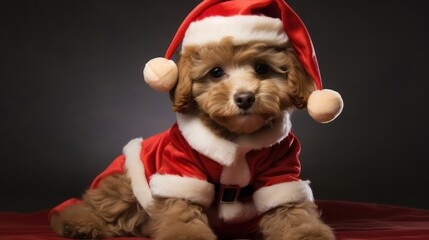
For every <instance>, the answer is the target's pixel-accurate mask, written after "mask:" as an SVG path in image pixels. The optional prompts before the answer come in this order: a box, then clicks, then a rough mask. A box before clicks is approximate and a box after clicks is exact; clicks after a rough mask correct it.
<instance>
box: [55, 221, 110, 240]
mask: <svg viewBox="0 0 429 240" xmlns="http://www.w3.org/2000/svg"><path fill="white" fill-rule="evenodd" d="M62 231H63V234H62V236H63V237H68V238H77V239H100V238H104V236H103V233H102V232H101V231H100V230H99V229H97V228H96V227H94V226H90V225H89V226H78V225H75V224H68V223H66V224H64V226H63V229H62Z"/></svg>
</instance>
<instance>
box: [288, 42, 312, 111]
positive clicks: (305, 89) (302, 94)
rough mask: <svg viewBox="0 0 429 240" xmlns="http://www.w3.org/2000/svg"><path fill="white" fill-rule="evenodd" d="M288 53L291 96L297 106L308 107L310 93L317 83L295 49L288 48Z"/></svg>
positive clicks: (299, 107)
mask: <svg viewBox="0 0 429 240" xmlns="http://www.w3.org/2000/svg"><path fill="white" fill-rule="evenodd" d="M286 54H287V56H288V58H287V59H288V60H289V61H288V63H287V68H288V71H287V79H288V90H289V91H288V94H289V97H290V98H291V99H292V103H293V104H294V105H295V107H296V108H298V109H303V108H306V107H307V101H308V98H309V96H310V94H311V93H312V92H313V91H314V90H316V84H315V83H314V81H313V80H312V79H311V77H310V75H309V74H308V73H307V71H306V70H305V69H304V67H303V66H302V64H301V62H300V61H299V60H298V58H297V56H296V54H295V50H294V49H292V48H288V49H286Z"/></svg>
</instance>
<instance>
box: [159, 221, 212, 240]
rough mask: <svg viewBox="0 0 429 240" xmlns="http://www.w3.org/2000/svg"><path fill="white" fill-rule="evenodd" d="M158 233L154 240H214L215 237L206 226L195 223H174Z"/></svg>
mask: <svg viewBox="0 0 429 240" xmlns="http://www.w3.org/2000/svg"><path fill="white" fill-rule="evenodd" d="M169 226H170V227H169V228H166V229H165V230H164V231H162V232H160V233H159V235H158V236H156V237H155V238H154V239H156V240H216V239H217V238H216V235H215V234H214V233H213V231H212V230H211V229H210V228H209V227H208V226H207V225H206V224H201V223H199V222H198V221H197V223H195V222H188V223H183V222H176V223H172V224H170V225H169Z"/></svg>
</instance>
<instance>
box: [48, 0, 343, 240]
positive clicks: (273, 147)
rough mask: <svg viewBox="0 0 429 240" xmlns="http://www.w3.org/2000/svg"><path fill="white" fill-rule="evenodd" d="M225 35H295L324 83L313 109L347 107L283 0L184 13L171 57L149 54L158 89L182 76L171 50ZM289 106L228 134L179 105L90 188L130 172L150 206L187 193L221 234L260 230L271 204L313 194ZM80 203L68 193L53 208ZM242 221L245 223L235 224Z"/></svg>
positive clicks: (238, 38) (325, 114)
mask: <svg viewBox="0 0 429 240" xmlns="http://www.w3.org/2000/svg"><path fill="white" fill-rule="evenodd" d="M223 37H232V41H233V44H234V45H236V46H239V45H242V44H247V43H251V42H264V43H266V44H267V45H269V46H274V47H285V45H286V44H287V43H288V42H290V43H291V44H292V46H293V47H294V48H295V51H296V53H297V56H298V58H299V60H300V61H301V63H302V65H303V66H304V68H305V69H306V71H307V72H308V74H309V75H310V77H311V78H312V79H313V80H314V82H315V85H316V87H317V89H318V91H315V92H317V93H315V94H312V96H310V100H311V102H309V106H308V107H309V108H308V111H309V113H310V115H311V116H312V117H313V118H314V119H315V120H317V121H319V122H329V121H331V120H333V119H334V118H335V117H336V116H338V114H339V113H340V112H341V109H342V101H341V98H340V97H339V95H338V94H337V93H336V92H333V91H327V90H322V84H321V78H320V73H319V69H318V65H317V60H316V56H315V53H314V48H313V45H312V43H311V40H310V37H309V35H308V33H307V30H306V28H305V26H304V24H303V23H302V21H301V20H300V19H299V17H298V16H297V15H296V13H295V12H294V11H293V10H292V9H291V8H290V7H289V6H288V5H287V4H286V3H285V2H283V0H231V1H221V0H207V1H203V2H202V3H201V4H199V5H198V6H197V7H196V8H195V9H194V10H193V11H192V12H191V13H190V14H189V15H188V17H187V18H186V19H185V20H184V21H183V23H182V25H181V26H180V27H179V29H178V31H177V33H176V35H175V37H174V39H173V40H172V43H171V45H170V47H169V48H168V50H167V52H166V55H165V57H164V58H157V59H154V60H151V61H149V62H148V64H147V65H146V67H145V70H144V75H145V80H146V81H147V82H148V83H149V85H150V86H152V87H153V88H155V89H157V90H160V91H168V90H170V89H171V88H172V87H174V85H175V84H176V80H177V67H176V65H175V63H174V62H172V61H171V58H172V56H173V54H174V53H175V52H177V51H180V49H179V46H180V45H182V49H183V47H184V46H188V45H200V46H203V45H205V44H208V43H214V42H218V41H220V40H221V39H222V38H223ZM178 49H179V50H178ZM320 95H321V96H320ZM310 100H309V101H310ZM310 105H311V106H312V107H311V108H310ZM313 106H314V107H313ZM290 114H291V112H289V111H284V112H283V118H282V119H280V120H278V121H276V122H275V123H274V124H273V126H271V127H270V128H266V129H265V130H263V131H258V132H257V133H254V134H245V135H241V136H240V137H239V138H238V139H236V140H234V141H229V140H226V139H223V138H221V137H219V136H217V135H215V134H214V133H213V132H212V131H211V130H210V129H209V128H208V127H207V126H206V125H205V124H204V123H203V122H202V121H201V120H200V119H199V118H198V117H197V116H194V115H192V114H180V113H178V114H177V115H176V116H177V122H176V123H175V124H174V125H173V126H172V127H171V128H170V129H168V130H167V131H165V132H163V133H160V134H158V135H156V136H152V137H149V138H147V139H142V138H138V139H133V140H131V141H130V142H129V143H128V144H127V145H126V146H125V147H124V149H123V154H122V155H121V156H119V157H118V158H116V159H115V160H114V161H113V162H112V164H111V165H110V166H109V167H108V168H107V169H106V170H105V171H104V172H102V173H101V174H100V175H99V176H98V177H97V178H96V179H95V180H94V182H93V183H92V185H91V189H93V188H97V187H98V186H99V184H100V182H101V181H102V180H103V179H104V178H105V177H107V176H110V175H112V174H126V175H127V176H128V177H129V178H130V179H131V185H132V190H133V192H134V195H135V197H136V199H137V200H138V203H139V204H140V205H141V207H142V208H143V209H146V208H147V207H148V206H150V205H151V204H152V202H153V201H154V199H156V198H181V199H186V200H189V201H190V202H193V203H195V204H198V205H201V206H203V207H204V208H205V210H206V212H207V214H208V217H209V222H210V225H211V226H212V227H213V228H214V230H215V232H216V233H217V234H223V233H225V234H226V235H230V236H233V235H234V233H231V231H234V230H238V232H240V233H242V232H245V231H248V232H249V231H253V230H254V229H253V228H254V227H255V226H256V225H255V224H249V223H255V222H257V221H256V220H257V219H258V218H259V216H260V215H261V214H263V213H264V212H266V211H268V210H270V209H272V208H274V207H277V206H280V205H282V204H286V203H292V202H298V201H303V200H309V201H312V200H313V195H312V191H311V189H310V187H309V182H308V181H303V180H301V179H300V162H299V160H298V156H299V153H300V144H299V142H298V139H297V138H296V137H295V136H294V135H293V134H292V133H291V123H290ZM78 203H79V200H77V199H71V200H68V201H66V202H64V203H62V204H60V205H59V206H57V207H55V208H54V209H53V210H52V211H51V214H54V213H58V212H60V211H61V210H62V209H63V208H64V207H67V206H69V205H71V204H78ZM242 223H245V225H243V224H242ZM237 224H241V227H240V228H239V229H237V228H236V227H234V226H237ZM246 228H247V229H246ZM250 228H252V229H250ZM228 231H229V232H228ZM226 232H228V233H226Z"/></svg>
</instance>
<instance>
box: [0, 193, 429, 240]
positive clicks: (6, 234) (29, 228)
mask: <svg viewBox="0 0 429 240" xmlns="http://www.w3.org/2000/svg"><path fill="white" fill-rule="evenodd" d="M317 204H318V206H319V208H320V209H321V210H322V218H323V219H324V220H325V222H327V223H328V224H329V225H330V226H331V227H332V228H333V229H335V232H336V235H337V239H338V240H346V239H348V240H363V239H377V240H395V239H412V240H429V210H421V209H412V208H403V207H396V206H389V205H382V204H367V203H356V202H342V201H318V202H317ZM47 215H48V210H43V211H39V212H34V213H30V214H20V213H13V212H0V239H10V240H21V239H35V240H37V239H63V238H60V237H57V236H56V235H55V233H54V232H52V231H51V230H50V228H49V224H48V220H47ZM119 239H130V238H116V240H119ZM140 239H142V238H140Z"/></svg>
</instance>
